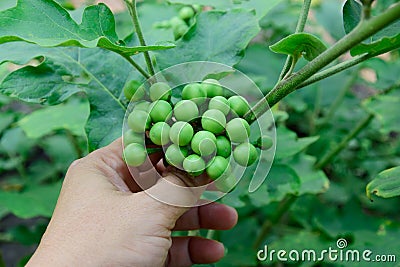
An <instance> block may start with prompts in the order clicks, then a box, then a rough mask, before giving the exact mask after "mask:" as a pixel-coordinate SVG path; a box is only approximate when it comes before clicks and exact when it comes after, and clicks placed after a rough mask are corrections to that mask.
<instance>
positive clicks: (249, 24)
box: [157, 9, 260, 69]
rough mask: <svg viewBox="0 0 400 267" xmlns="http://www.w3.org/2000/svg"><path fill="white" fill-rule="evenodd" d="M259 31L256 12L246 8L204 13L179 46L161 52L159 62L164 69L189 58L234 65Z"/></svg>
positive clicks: (158, 55)
mask: <svg viewBox="0 0 400 267" xmlns="http://www.w3.org/2000/svg"><path fill="white" fill-rule="evenodd" d="M215 25H218V27H216V26H215ZM259 30H260V28H259V26H258V23H257V20H256V18H255V16H254V14H253V13H251V12H248V11H245V10H241V9H237V10H230V11H227V12H222V11H210V12H203V13H200V14H199V15H198V16H197V19H196V23H195V24H194V26H192V28H191V29H190V30H189V32H187V33H186V35H185V36H184V37H183V38H182V39H180V40H179V41H178V42H177V44H176V48H175V49H172V50H168V51H159V52H157V62H158V64H159V66H160V68H161V69H165V68H167V67H170V66H173V65H176V64H179V63H183V62H189V61H213V62H218V63H223V64H226V65H229V66H232V65H234V64H236V63H237V62H238V61H239V60H240V59H241V58H242V52H243V50H244V49H245V48H246V46H247V45H248V44H249V42H250V41H251V39H253V37H255V36H256V35H257V33H258V32H259Z"/></svg>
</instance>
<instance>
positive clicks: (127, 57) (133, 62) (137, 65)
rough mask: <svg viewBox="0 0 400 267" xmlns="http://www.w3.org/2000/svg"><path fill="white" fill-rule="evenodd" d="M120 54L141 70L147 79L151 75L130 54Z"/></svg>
mask: <svg viewBox="0 0 400 267" xmlns="http://www.w3.org/2000/svg"><path fill="white" fill-rule="evenodd" d="M119 55H121V56H122V57H123V58H125V59H126V60H127V61H128V62H129V63H130V64H131V65H132V66H133V67H134V68H135V69H137V70H138V71H139V72H140V74H142V75H143V77H145V78H146V79H149V78H150V75H149V74H148V73H147V72H146V71H145V70H144V69H142V67H140V66H139V64H137V63H136V62H135V61H134V60H133V59H132V58H131V57H130V56H128V55H125V54H119Z"/></svg>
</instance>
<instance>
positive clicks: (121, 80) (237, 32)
mask: <svg viewBox="0 0 400 267" xmlns="http://www.w3.org/2000/svg"><path fill="white" fill-rule="evenodd" d="M15 2H16V1H15V0H2V1H1V2H0V10H5V9H7V8H10V7H12V6H14V5H15ZM21 2H22V1H21ZM26 2H29V1H26ZM58 2H59V3H60V4H62V5H63V6H64V7H66V8H68V9H69V10H70V13H71V15H72V17H73V18H74V19H76V20H77V21H80V18H81V17H82V14H83V11H84V7H78V8H77V9H75V8H74V6H75V7H77V6H76V3H72V2H70V1H68V0H64V1H58ZM170 2H179V3H180V2H186V3H188V2H192V3H198V2H201V3H204V2H207V1H195V0H193V1H175V0H174V1H170ZM208 2H209V5H211V6H213V5H214V6H215V5H216V7H215V8H216V9H222V10H228V11H225V12H226V13H218V14H219V15H218V16H211V15H210V14H211V13H210V12H209V11H207V10H208V9H209V8H204V11H203V12H202V13H201V14H200V15H198V17H196V18H195V19H193V20H192V21H190V22H189V24H190V25H192V26H193V27H192V28H191V30H190V31H189V33H187V34H186V35H185V36H184V37H183V38H182V39H179V36H176V34H175V36H174V32H173V29H171V28H168V27H163V26H162V25H161V22H162V21H165V20H169V19H171V18H172V17H174V16H177V15H178V12H179V10H180V8H181V7H182V5H181V4H174V5H171V4H167V3H165V2H163V1H147V0H146V1H145V2H143V3H139V5H138V12H139V17H140V20H141V24H142V27H143V32H144V35H145V38H146V41H147V43H148V44H156V43H157V42H158V41H171V42H176V44H177V46H176V48H173V49H171V50H163V51H159V52H155V55H156V58H157V63H158V65H157V66H158V67H159V68H164V67H166V66H170V65H172V64H175V63H179V62H183V61H190V60H211V61H218V62H222V63H225V64H228V65H233V66H235V67H236V68H237V69H239V70H241V71H243V72H244V73H245V74H247V75H248V76H250V77H251V78H252V79H253V80H254V81H255V82H256V83H257V85H258V86H259V87H260V89H261V90H263V92H264V93H267V92H269V91H270V90H271V89H272V88H273V87H274V86H275V84H276V82H277V80H278V77H279V76H280V73H281V70H282V67H283V65H284V62H285V59H286V56H285V55H280V54H276V53H273V52H271V51H270V50H269V48H268V47H269V46H270V45H272V44H274V43H276V42H278V41H279V40H281V39H282V38H284V37H286V36H288V35H289V34H291V33H293V32H294V30H295V29H296V25H297V21H298V16H299V14H300V13H301V9H302V4H303V3H302V1H295V0H281V1H279V0H274V1H270V3H269V4H268V5H267V6H266V5H265V1H234V2H235V3H236V2H237V3H236V5H238V6H237V7H238V8H240V10H239V11H237V12H238V13H237V14H235V15H232V12H235V11H231V6H229V5H231V4H229V5H225V4H226V2H229V3H230V1H208ZM347 2H349V3H350V4H354V2H355V1H347ZM395 2H398V1H395V0H390V1H379V0H378V1H376V3H375V5H374V8H373V14H374V15H375V14H379V13H381V12H383V11H384V10H387V9H388V7H389V6H390V5H391V4H393V3H395ZM312 3H313V5H312V8H311V11H310V16H309V19H308V22H307V24H306V27H305V31H306V32H309V33H313V34H314V35H315V36H318V37H319V38H320V39H321V40H323V42H324V43H325V44H326V45H327V46H331V45H332V44H334V43H335V42H336V41H337V40H339V39H341V38H342V37H343V36H345V34H346V30H347V31H348V30H349V29H351V27H352V26H351V25H350V26H349V23H350V24H351V19H347V20H346V23H345V25H347V26H346V27H347V29H345V27H344V24H343V14H342V7H343V2H342V1H337V0H323V1H313V2H312ZM87 4H90V3H89V2H88V3H87ZM248 7H253V8H254V7H255V8H256V13H255V15H254V13H252V11H249V10H248V9H247V8H248ZM117 10H119V9H117ZM349 12H350V11H349ZM32 16H34V15H33V14H32ZM345 16H346V14H345ZM348 16H349V17H348V18H354V13H353V12H351V14H350V15H348ZM355 20H356V19H355ZM0 21H1V16H0ZM115 22H116V30H117V34H118V38H119V39H121V40H125V42H126V43H127V44H131V45H136V44H137V43H138V40H136V39H135V38H134V37H133V35H132V32H133V28H132V23H131V18H130V16H129V14H128V12H126V11H124V10H122V11H118V12H117V13H116V14H115ZM398 22H399V21H397V22H396V23H395V24H394V26H396V25H397V33H396V32H395V33H396V34H395V37H394V42H398V39H399V32H398V29H399V27H398V26H399V23H398ZM353 24H354V23H353ZM0 25H1V23H0ZM160 25H161V26H160ZM258 25H259V27H260V28H258ZM353 26H354V25H353ZM32 27H34V26H32ZM349 27H350V28H349ZM16 30H18V29H16ZM389 30H390V29H389ZM253 32H254V34H253ZM392 33H393V32H392ZM387 34H388V32H386V35H385V33H382V34H381V36H375V37H374V38H375V39H373V40H379V39H380V38H382V36H387ZM1 35H4V32H2V31H1V30H0V40H2V39H1V37H2V36H1ZM390 36H391V35H390ZM176 38H178V40H175V39H176ZM396 38H397V39H396ZM392 41H393V39H392ZM0 43H4V44H1V45H0V92H2V93H3V94H0V218H1V219H0V266H5V265H6V263H7V266H8V265H9V266H16V265H23V264H24V262H26V260H27V259H28V258H29V256H30V255H31V253H32V252H33V251H34V248H35V246H36V245H37V243H38V242H39V240H40V237H41V235H42V234H43V232H44V230H45V228H46V224H47V223H48V221H49V218H50V216H51V214H52V211H53V208H54V205H55V202H56V200H57V196H58V193H59V190H60V187H61V182H62V179H63V176H64V174H65V172H66V169H67V168H68V166H69V164H70V163H71V162H72V161H73V160H74V159H76V158H79V157H82V156H84V155H85V154H87V153H88V151H89V150H91V149H94V148H96V147H99V146H103V145H105V144H106V143H108V142H109V141H111V140H112V139H114V138H115V137H117V136H119V135H120V134H121V133H120V131H119V129H121V127H119V128H118V127H115V125H120V124H121V123H122V118H123V114H124V113H123V111H121V110H117V109H115V108H114V106H113V105H114V104H112V103H110V102H107V100H106V99H107V96H105V95H104V93H103V91H102V90H101V88H100V87H104V88H107V89H108V90H109V91H110V92H112V93H113V94H114V95H115V97H116V98H118V99H119V100H120V102H121V103H123V104H126V100H124V99H123V96H122V94H121V90H122V87H123V85H124V84H125V83H126V81H128V80H130V79H138V80H141V79H142V78H140V75H139V73H138V72H137V71H134V70H132V68H131V67H130V65H129V63H128V62H126V61H124V59H123V58H122V57H120V56H119V55H117V54H115V53H111V52H109V51H106V50H104V49H102V48H96V45H94V47H91V46H90V44H85V45H83V46H84V47H91V48H82V47H72V48H71V47H56V48H42V47H39V46H37V45H34V44H27V43H22V42H14V43H5V41H4V40H3V41H0ZM92 46H93V45H92ZM165 46H168V44H165ZM242 50H243V51H242ZM132 54H134V53H132ZM399 56H400V55H399V51H398V50H395V51H392V52H390V53H386V54H383V55H381V56H379V57H377V58H373V59H370V60H368V61H365V62H363V63H361V64H359V65H357V66H355V67H353V68H351V69H348V70H345V71H343V72H341V73H339V74H337V75H335V76H332V77H329V78H327V79H324V80H322V81H320V82H318V83H313V84H311V85H309V86H307V87H305V88H303V89H301V90H298V91H296V92H294V93H292V94H290V95H289V96H288V97H286V98H285V99H284V100H282V101H281V102H279V104H277V105H275V106H274V107H273V112H274V116H275V119H276V125H277V151H276V156H275V162H274V165H273V167H272V169H271V171H270V173H269V176H268V178H267V180H266V182H265V183H264V184H263V185H262V186H261V188H260V189H259V190H257V191H256V192H254V193H251V194H249V193H248V190H247V188H248V184H249V181H250V178H251V170H249V172H248V175H247V176H246V177H245V178H244V179H243V180H242V181H241V183H240V184H239V186H238V187H237V188H236V189H235V190H234V191H233V192H232V193H231V194H229V195H228V196H227V197H225V198H224V199H222V202H224V203H227V204H229V205H232V206H234V207H236V208H237V209H238V211H239V218H240V219H239V223H238V225H237V226H236V227H235V228H234V229H233V230H230V231H226V232H218V231H217V232H205V231H204V232H203V231H201V232H200V233H198V234H201V235H203V236H206V235H208V236H212V237H213V238H215V239H218V240H220V241H222V242H223V243H224V244H225V245H226V247H227V255H226V257H225V258H224V259H223V260H222V262H220V263H218V264H216V266H262V264H263V263H258V262H257V260H256V252H257V250H258V248H260V247H262V246H263V244H269V246H270V247H271V249H274V248H275V249H276V248H277V249H284V248H287V249H289V250H290V249H299V250H301V249H306V248H314V249H317V250H323V249H326V248H328V247H329V246H331V247H335V246H336V240H337V239H338V238H345V239H346V240H347V241H348V243H349V246H348V248H354V249H359V250H363V249H370V250H372V251H373V252H374V254H379V253H381V254H394V255H396V256H397V261H400V251H399V249H398V248H399V247H400V221H399V219H400V215H399V206H400V199H399V198H398V197H394V198H387V199H383V198H379V197H374V196H373V200H374V201H373V202H371V201H370V200H369V199H368V197H367V195H366V186H367V184H368V183H369V182H370V181H371V180H372V179H373V178H375V177H376V176H377V175H378V174H379V173H380V172H381V171H383V170H386V169H388V168H391V167H395V166H399V165H400V142H399V139H400V135H399V134H400V117H399V115H398V114H399V112H400V105H399V103H400V91H399V90H398V89H399V87H400V77H399V71H400V60H399ZM133 58H134V59H135V60H136V61H137V62H139V64H140V65H142V66H145V64H144V60H143V59H142V57H141V54H140V55H135V56H134V57H133ZM349 58H350V55H349V54H346V55H344V56H342V57H340V58H339V59H338V60H337V62H336V63H338V62H343V61H345V60H347V59H349ZM306 63H307V61H306V60H304V59H303V58H302V59H300V61H299V62H298V64H297V65H296V69H295V71H296V70H298V69H300V68H301V67H303V66H304V65H305V64H306ZM15 88H22V89H20V91H19V93H15V90H16V89H15ZM35 88H36V89H37V88H41V92H43V90H45V89H46V90H48V91H47V92H48V94H42V95H40V93H37V95H35V94H34V92H37V91H35V90H34V89H35ZM82 88H83V89H82ZM52 89H54V90H52ZM39 91H40V90H39ZM60 91H61V92H62V94H60V95H58V93H57V92H60ZM67 91H68V93H66V92H67ZM15 97H18V98H19V99H22V100H24V101H21V100H18V99H17V98H15ZM124 101H125V102H124ZM29 102H31V103H29ZM32 102H36V103H32ZM61 102H62V103H61ZM41 104H45V105H41ZM49 104H50V105H49ZM102 106H103V107H102ZM100 107H102V108H100ZM101 118H103V119H101ZM88 119H89V123H88V124H86V122H87V120H88ZM118 119H120V121H118ZM98 129H100V131H99V130H98ZM85 130H86V131H85ZM104 132H106V136H104ZM87 134H88V136H89V142H88V139H87ZM397 177H399V175H397ZM398 180H399V179H397V180H396V181H394V182H393V187H392V188H391V189H393V188H394V185H397V186H398V183H399V181H398ZM371 191H373V190H371ZM379 192H380V191H379ZM382 192H383V196H385V197H388V196H392V195H396V194H392V195H390V194H389V193H388V192H387V191H385V190H383V191H382ZM397 194H398V192H397ZM178 234H179V233H178ZM274 264H275V265H276V266H283V265H282V264H280V263H274ZM292 264H294V265H295V266H341V265H340V264H333V263H332V262H320V263H292ZM345 266H366V265H365V263H363V262H353V263H346V265H345ZM379 266H384V264H380V265H379ZM387 266H395V264H393V263H388V264H387Z"/></svg>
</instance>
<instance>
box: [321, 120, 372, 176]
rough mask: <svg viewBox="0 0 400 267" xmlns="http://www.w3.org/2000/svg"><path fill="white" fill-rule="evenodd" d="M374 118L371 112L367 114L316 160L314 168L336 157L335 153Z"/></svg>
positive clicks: (324, 164)
mask: <svg viewBox="0 0 400 267" xmlns="http://www.w3.org/2000/svg"><path fill="white" fill-rule="evenodd" d="M373 118H374V115H373V114H369V115H368V116H367V117H365V118H364V119H363V120H362V121H360V123H358V124H357V125H356V127H354V129H353V130H351V132H350V133H349V134H348V135H347V136H346V137H345V138H344V139H343V140H342V141H341V142H340V144H338V145H337V146H335V147H334V148H333V149H332V150H330V151H329V152H328V153H327V154H326V155H325V156H323V157H322V159H321V160H320V161H318V162H317V163H316V164H315V168H316V169H322V168H323V167H325V166H326V164H328V163H329V162H331V161H332V159H333V158H334V157H336V155H337V154H339V152H340V151H342V150H343V149H344V148H345V147H346V146H347V144H348V143H349V142H350V140H352V139H353V138H354V137H356V136H357V135H358V134H359V133H360V132H361V131H362V130H363V129H364V128H365V127H367V126H368V125H369V123H370V122H371V121H372V119H373Z"/></svg>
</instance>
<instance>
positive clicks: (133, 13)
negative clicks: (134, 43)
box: [124, 0, 155, 76]
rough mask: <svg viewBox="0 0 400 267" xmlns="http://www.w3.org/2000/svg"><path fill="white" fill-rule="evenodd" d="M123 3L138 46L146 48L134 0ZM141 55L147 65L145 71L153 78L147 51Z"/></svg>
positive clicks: (126, 0) (152, 68)
mask: <svg viewBox="0 0 400 267" xmlns="http://www.w3.org/2000/svg"><path fill="white" fill-rule="evenodd" d="M124 1H125V3H126V5H127V7H128V10H129V14H130V15H131V17H132V21H133V25H134V26H135V31H136V34H137V36H138V38H139V42H140V45H141V46H146V41H145V40H144V36H143V32H142V28H141V26H140V22H139V16H138V14H137V10H136V0H124ZM143 53H144V59H145V60H146V64H147V70H148V71H149V73H150V75H151V76H153V75H154V74H155V73H154V67H153V64H152V63H151V59H150V54H149V52H148V51H145V52H143Z"/></svg>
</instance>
